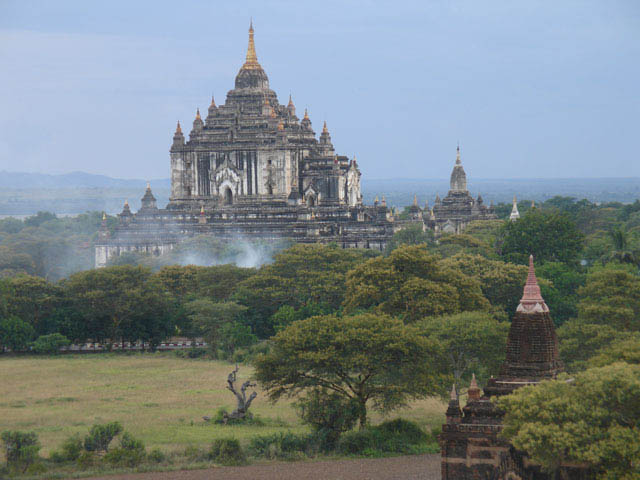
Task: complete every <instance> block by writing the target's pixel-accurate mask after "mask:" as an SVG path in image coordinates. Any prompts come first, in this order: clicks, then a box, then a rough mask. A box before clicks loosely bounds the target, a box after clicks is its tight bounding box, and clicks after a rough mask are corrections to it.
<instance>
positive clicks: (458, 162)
mask: <svg viewBox="0 0 640 480" xmlns="http://www.w3.org/2000/svg"><path fill="white" fill-rule="evenodd" d="M460 164H461V162H460V143H458V146H457V147H456V165H460Z"/></svg>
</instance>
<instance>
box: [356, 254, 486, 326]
mask: <svg viewBox="0 0 640 480" xmlns="http://www.w3.org/2000/svg"><path fill="white" fill-rule="evenodd" d="M344 306H345V309H346V311H356V310H359V309H374V310H375V311H378V312H381V313H386V314H389V315H394V316H401V317H402V318H403V319H404V320H405V321H408V322H411V321H415V320H418V319H420V318H424V317H427V316H433V315H444V314H452V313H459V312H464V311H474V310H488V309H489V308H490V305H489V302H488V301H487V299H486V298H485V297H484V296H483V295H482V289H481V286H480V283H479V282H478V281H477V280H476V279H474V278H472V277H470V276H468V275H464V274H463V273H462V272H461V271H460V269H458V268H457V267H455V266H453V265H449V264H445V263H444V262H443V261H442V260H440V259H439V258H438V257H436V256H434V255H431V254H430V253H429V252H428V251H427V249H426V247H425V246H421V245H414V246H408V245H404V246H401V247H398V248H396V249H395V250H394V251H393V252H391V254H390V255H389V256H388V257H378V258H373V259H370V260H368V261H367V262H365V263H363V264H361V265H358V266H356V267H355V268H354V269H353V270H351V271H350V272H349V273H348V275H347V281H346V294H345V300H344Z"/></svg>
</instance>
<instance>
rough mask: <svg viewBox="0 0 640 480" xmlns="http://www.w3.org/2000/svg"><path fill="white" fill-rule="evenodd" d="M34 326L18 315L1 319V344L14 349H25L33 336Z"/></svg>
mask: <svg viewBox="0 0 640 480" xmlns="http://www.w3.org/2000/svg"><path fill="white" fill-rule="evenodd" d="M33 334H34V331H33V327H32V326H31V325H29V324H28V323H27V322H24V321H22V320H20V319H19V318H18V317H8V318H4V319H2V320H0V345H2V346H3V347H9V348H10V349H11V350H12V351H14V352H15V351H18V350H25V349H26V348H27V346H28V345H29V342H30V341H31V339H32V338H33Z"/></svg>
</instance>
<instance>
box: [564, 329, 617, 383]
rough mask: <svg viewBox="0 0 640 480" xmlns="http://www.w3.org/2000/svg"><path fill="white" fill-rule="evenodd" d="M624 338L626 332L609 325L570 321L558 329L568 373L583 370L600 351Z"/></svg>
mask: <svg viewBox="0 0 640 480" xmlns="http://www.w3.org/2000/svg"><path fill="white" fill-rule="evenodd" d="M624 336H625V333H624V332H620V331H618V330H616V329H615V328H613V327H611V326H609V325H597V324H593V323H585V322H581V321H580V320H578V319H574V320H569V321H568V322H566V323H565V324H564V325H562V326H561V327H560V328H559V329H558V338H559V340H560V356H561V357H562V360H563V361H564V363H565V365H566V367H567V370H568V371H570V372H576V371H579V370H583V369H584V368H585V366H586V365H587V361H588V360H589V359H590V358H591V357H593V356H594V355H596V353H597V352H598V351H600V350H601V349H602V348H605V347H607V346H608V345H609V344H611V343H612V342H614V341H616V340H618V339H621V338H623V337H624Z"/></svg>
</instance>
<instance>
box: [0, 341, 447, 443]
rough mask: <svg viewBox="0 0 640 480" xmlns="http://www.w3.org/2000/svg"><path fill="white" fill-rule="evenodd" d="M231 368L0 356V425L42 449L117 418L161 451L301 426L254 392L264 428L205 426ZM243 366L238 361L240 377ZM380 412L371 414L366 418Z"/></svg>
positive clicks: (428, 404) (436, 404)
mask: <svg viewBox="0 0 640 480" xmlns="http://www.w3.org/2000/svg"><path fill="white" fill-rule="evenodd" d="M231 370H232V366H231V365H230V364H228V363H226V362H217V361H207V360H190V359H181V358H177V357H175V356H174V355H171V354H168V353H164V354H144V355H131V356H129V355H117V354H99V355H77V356H75V355H69V356H60V357H0V385H1V386H2V389H1V391H2V396H1V397H0V431H2V430H8V429H12V430H29V431H35V432H36V433H37V434H38V437H39V439H40V442H41V444H42V447H43V448H42V453H43V454H47V453H48V452H49V451H51V450H53V449H56V448H58V447H59V446H60V444H61V443H62V441H63V440H64V439H65V438H66V437H68V436H69V435H71V434H74V433H80V434H81V435H84V434H85V433H86V432H87V430H88V429H89V427H91V425H93V424H94V423H104V422H110V421H114V420H118V421H120V422H121V423H122V424H123V425H124V427H125V429H126V430H128V431H130V432H131V433H132V434H133V435H135V436H136V437H139V438H141V439H142V440H143V441H144V442H145V443H146V445H147V446H148V447H151V448H153V447H160V448H161V449H162V450H165V451H173V450H179V449H182V448H184V447H186V446H187V445H199V446H204V445H206V444H209V443H210V442H211V441H212V440H213V439H215V438H218V437H228V436H233V437H236V438H238V439H241V440H246V439H248V438H250V437H253V436H255V435H262V434H268V433H272V432H275V431H282V430H291V431H294V432H302V431H306V427H304V426H302V425H301V424H300V422H299V420H298V418H297V416H296V413H295V410H294V409H293V408H292V406H291V404H290V402H286V401H280V402H278V403H276V404H275V405H273V404H271V403H269V402H268V401H267V400H266V398H265V396H264V395H262V394H259V395H258V398H257V399H256V400H255V402H254V404H253V406H252V410H253V412H254V413H255V414H257V415H259V416H260V417H262V418H263V419H264V420H265V423H266V424H265V426H219V425H210V424H206V423H204V422H203V420H202V416H203V415H210V416H211V415H213V414H214V413H215V411H216V409H217V408H219V407H228V408H229V409H232V408H233V406H234V403H235V402H234V398H233V396H232V394H231V393H230V392H229V391H228V390H226V389H225V384H226V377H227V375H228V373H229V372H230V371H231ZM251 373H252V370H251V368H250V367H248V366H246V367H241V368H240V372H239V377H240V379H244V378H249V377H250V375H251ZM444 410H445V407H444V404H442V403H441V402H440V401H439V400H435V399H427V400H423V401H419V402H416V403H414V404H413V405H412V406H411V407H410V408H407V409H403V410H400V411H397V412H394V415H393V416H403V417H404V418H407V419H410V420H414V421H416V422H418V423H420V424H421V425H424V426H426V427H433V426H436V425H438V424H441V423H442V421H443V420H444ZM379 420H380V417H379V416H376V415H373V421H374V422H376V421H379Z"/></svg>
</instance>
